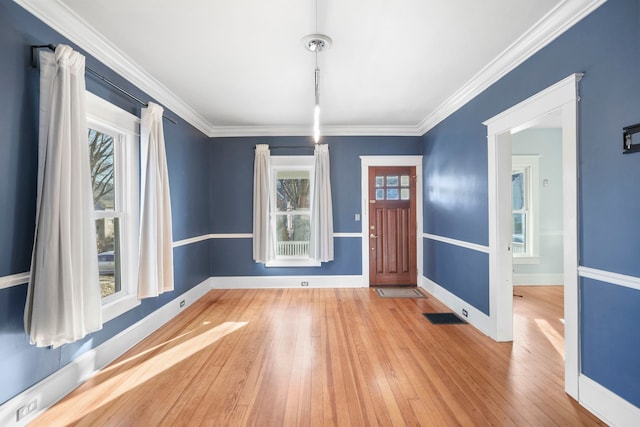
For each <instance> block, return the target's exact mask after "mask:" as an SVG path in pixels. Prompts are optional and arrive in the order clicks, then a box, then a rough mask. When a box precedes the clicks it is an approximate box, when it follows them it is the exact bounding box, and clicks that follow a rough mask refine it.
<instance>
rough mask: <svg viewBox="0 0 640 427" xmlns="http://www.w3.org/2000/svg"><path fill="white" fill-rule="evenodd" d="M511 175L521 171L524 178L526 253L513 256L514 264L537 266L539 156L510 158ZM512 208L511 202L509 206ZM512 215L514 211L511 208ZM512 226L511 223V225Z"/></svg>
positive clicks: (538, 249)
mask: <svg viewBox="0 0 640 427" xmlns="http://www.w3.org/2000/svg"><path fill="white" fill-rule="evenodd" d="M511 165H512V166H511V173H512V174H513V173H515V172H520V171H522V172H523V174H524V177H525V183H524V190H525V200H524V201H523V202H524V208H523V211H524V212H525V217H526V223H525V241H526V242H527V243H528V244H527V245H526V251H525V252H523V253H515V251H512V254H513V262H514V263H515V264H537V263H539V262H540V230H539V219H540V197H539V189H540V179H539V170H540V156H539V155H514V156H512V163H511ZM511 206H512V207H513V202H512V204H511ZM513 213H516V211H514V210H513V208H512V221H513ZM512 224H513V223H512ZM512 244H513V242H512Z"/></svg>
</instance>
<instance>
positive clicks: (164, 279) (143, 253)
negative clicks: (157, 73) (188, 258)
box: [138, 102, 173, 299]
mask: <svg viewBox="0 0 640 427" xmlns="http://www.w3.org/2000/svg"><path fill="white" fill-rule="evenodd" d="M163 111H164V109H163V108H162V107H161V106H160V105H157V104H154V103H153V102H149V106H148V107H147V108H143V109H142V115H141V120H140V151H141V153H140V156H141V172H140V178H141V181H142V182H141V186H140V191H141V197H140V258H139V271H138V298H139V299H143V298H149V297H157V296H158V295H160V294H162V293H164V292H167V291H172V290H173V232H172V221H171V196H170V194H169V171H168V169H167V156H166V153H165V144H164V131H163V127H162V113H163Z"/></svg>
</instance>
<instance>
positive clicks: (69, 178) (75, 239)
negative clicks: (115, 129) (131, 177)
mask: <svg viewBox="0 0 640 427" xmlns="http://www.w3.org/2000/svg"><path fill="white" fill-rule="evenodd" d="M84 72H85V58H84V56H82V55H81V54H79V53H77V52H74V51H73V49H71V48H70V47H69V46H65V45H58V47H57V48H56V50H55V52H45V51H42V52H40V125H39V136H38V145H39V148H38V188H37V201H36V227H35V237H34V244H33V253H32V259H31V273H30V279H29V285H28V290H27V301H26V305H25V311H24V326H25V332H26V333H27V335H29V340H30V342H31V344H35V345H36V346H38V347H43V346H54V347H57V346H60V345H62V344H65V343H70V342H74V341H77V340H79V339H81V338H83V337H84V336H85V335H87V334H88V333H91V332H94V331H97V330H99V329H101V328H102V300H101V295H100V284H99V279H98V254H97V247H96V232H95V222H94V220H93V218H92V216H93V191H92V188H91V173H90V165H89V147H88V143H87V122H86V107H85V80H84Z"/></svg>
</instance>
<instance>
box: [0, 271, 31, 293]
mask: <svg viewBox="0 0 640 427" xmlns="http://www.w3.org/2000/svg"><path fill="white" fill-rule="evenodd" d="M29 277H31V272H29V271H25V272H24V273H18V274H12V275H10V276H2V277H0V289H7V288H10V287H12V286H17V285H22V284H25V283H28V282H29Z"/></svg>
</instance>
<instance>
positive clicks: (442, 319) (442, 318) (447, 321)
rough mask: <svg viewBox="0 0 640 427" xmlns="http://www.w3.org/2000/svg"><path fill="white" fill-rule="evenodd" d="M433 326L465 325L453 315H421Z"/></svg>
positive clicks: (463, 321)
mask: <svg viewBox="0 0 640 427" xmlns="http://www.w3.org/2000/svg"><path fill="white" fill-rule="evenodd" d="M422 314H423V315H424V317H426V318H427V320H429V322H431V323H433V324H434V325H459V324H465V323H467V322H466V321H465V320H463V319H461V318H459V317H458V316H456V315H455V314H454V313H422Z"/></svg>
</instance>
